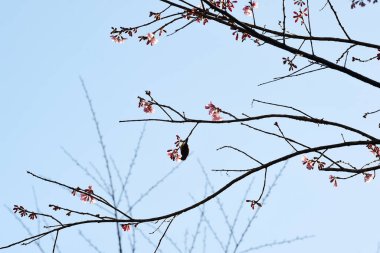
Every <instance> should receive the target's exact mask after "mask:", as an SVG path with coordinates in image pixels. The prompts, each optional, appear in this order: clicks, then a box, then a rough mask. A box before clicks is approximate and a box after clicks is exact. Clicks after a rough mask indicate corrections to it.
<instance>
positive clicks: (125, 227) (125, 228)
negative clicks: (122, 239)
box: [121, 224, 131, 231]
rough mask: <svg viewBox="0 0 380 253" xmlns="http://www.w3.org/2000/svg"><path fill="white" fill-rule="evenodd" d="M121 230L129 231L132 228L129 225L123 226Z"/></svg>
mask: <svg viewBox="0 0 380 253" xmlns="http://www.w3.org/2000/svg"><path fill="white" fill-rule="evenodd" d="M121 228H122V229H123V230H124V231H129V230H131V226H130V225H129V224H121Z"/></svg>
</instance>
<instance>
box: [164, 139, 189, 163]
mask: <svg viewBox="0 0 380 253" xmlns="http://www.w3.org/2000/svg"><path fill="white" fill-rule="evenodd" d="M176 138H177V140H176V142H174V144H175V148H174V149H168V150H167V151H166V152H167V154H168V156H169V158H170V159H171V160H173V161H180V160H185V159H186V158H187V156H188V155H189V146H188V145H187V142H186V141H184V140H182V139H181V137H179V135H176Z"/></svg>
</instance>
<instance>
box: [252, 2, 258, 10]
mask: <svg viewBox="0 0 380 253" xmlns="http://www.w3.org/2000/svg"><path fill="white" fill-rule="evenodd" d="M251 6H252V9H257V8H259V3H258V2H255V1H253V2H252V3H251Z"/></svg>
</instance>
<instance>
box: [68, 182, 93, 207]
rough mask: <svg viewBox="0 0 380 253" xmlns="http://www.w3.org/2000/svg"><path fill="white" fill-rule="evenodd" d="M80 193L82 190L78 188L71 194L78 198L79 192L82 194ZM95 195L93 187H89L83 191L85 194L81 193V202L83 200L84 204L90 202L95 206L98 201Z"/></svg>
mask: <svg viewBox="0 0 380 253" xmlns="http://www.w3.org/2000/svg"><path fill="white" fill-rule="evenodd" d="M80 191H81V189H80V188H79V187H77V188H76V189H74V190H73V191H72V192H71V194H72V195H73V196H76V194H77V192H80ZM93 195H94V191H93V190H92V186H91V185H90V186H88V188H87V189H85V190H83V192H80V200H82V201H83V202H89V203H90V204H93V203H95V201H96V200H95V197H94V196H93Z"/></svg>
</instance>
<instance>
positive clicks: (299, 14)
mask: <svg viewBox="0 0 380 253" xmlns="http://www.w3.org/2000/svg"><path fill="white" fill-rule="evenodd" d="M307 11H308V9H307V8H305V9H304V10H303V11H302V10H299V11H298V12H296V11H294V12H293V13H294V16H293V18H294V22H295V23H297V22H298V20H299V19H300V20H301V25H303V23H304V17H307V16H308V15H309V14H308V13H307Z"/></svg>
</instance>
